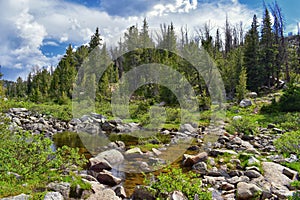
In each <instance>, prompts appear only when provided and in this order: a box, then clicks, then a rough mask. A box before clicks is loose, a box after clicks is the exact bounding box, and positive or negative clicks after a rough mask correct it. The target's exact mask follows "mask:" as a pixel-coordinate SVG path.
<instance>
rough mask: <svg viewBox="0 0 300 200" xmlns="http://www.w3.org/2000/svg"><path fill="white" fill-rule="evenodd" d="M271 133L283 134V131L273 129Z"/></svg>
mask: <svg viewBox="0 0 300 200" xmlns="http://www.w3.org/2000/svg"><path fill="white" fill-rule="evenodd" d="M272 131H273V132H274V133H277V134H283V133H284V131H283V130H281V129H279V128H273V129H272Z"/></svg>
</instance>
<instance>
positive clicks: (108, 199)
mask: <svg viewBox="0 0 300 200" xmlns="http://www.w3.org/2000/svg"><path fill="white" fill-rule="evenodd" d="M100 199H101V200H121V198H119V197H117V196H116V193H115V192H114V191H113V190H112V189H104V190H99V191H97V192H95V193H94V194H92V195H90V196H89V197H88V198H87V200H100Z"/></svg>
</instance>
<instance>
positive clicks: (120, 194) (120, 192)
mask: <svg viewBox="0 0 300 200" xmlns="http://www.w3.org/2000/svg"><path fill="white" fill-rule="evenodd" d="M114 191H115V193H116V195H117V196H118V197H120V198H122V199H124V198H126V197H127V195H126V192H125V189H124V187H123V186H118V187H116V188H115V190H114Z"/></svg>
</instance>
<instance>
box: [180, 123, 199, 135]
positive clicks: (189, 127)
mask: <svg viewBox="0 0 300 200" xmlns="http://www.w3.org/2000/svg"><path fill="white" fill-rule="evenodd" d="M186 131H187V132H190V133H195V132H197V129H195V128H194V127H193V126H192V125H191V124H183V125H180V128H179V132H182V133H184V132H186Z"/></svg>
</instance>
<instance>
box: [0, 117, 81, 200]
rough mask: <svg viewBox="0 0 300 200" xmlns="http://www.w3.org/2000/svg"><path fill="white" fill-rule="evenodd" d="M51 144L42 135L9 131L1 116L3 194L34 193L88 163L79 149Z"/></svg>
mask: <svg viewBox="0 0 300 200" xmlns="http://www.w3.org/2000/svg"><path fill="white" fill-rule="evenodd" d="M52 145H53V142H52V141H51V140H50V139H49V138H45V137H44V136H43V135H42V134H40V135H32V134H31V133H30V132H24V131H14V132H11V131H9V129H8V122H7V121H6V120H5V119H4V118H3V117H2V116H0V180H1V181H0V185H1V187H0V197H1V196H10V195H16V194H18V193H22V192H24V191H25V192H26V193H31V192H32V191H34V190H35V189H36V188H41V187H42V188H43V187H45V185H46V184H47V183H48V182H51V181H55V180H59V179H61V177H62V176H64V175H68V174H69V173H70V172H71V171H72V170H74V167H75V166H77V167H76V170H80V167H81V166H83V165H84V164H86V162H87V160H86V159H85V158H84V157H83V156H81V155H79V154H78V149H74V148H69V147H67V146H63V147H62V148H58V149H57V150H56V151H53V150H52V148H51V146H52ZM8 172H10V173H8ZM16 174H17V175H16ZM24 183H26V186H23V184H24ZM12 185H13V188H11V186H12ZM8 188H10V189H8Z"/></svg>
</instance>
